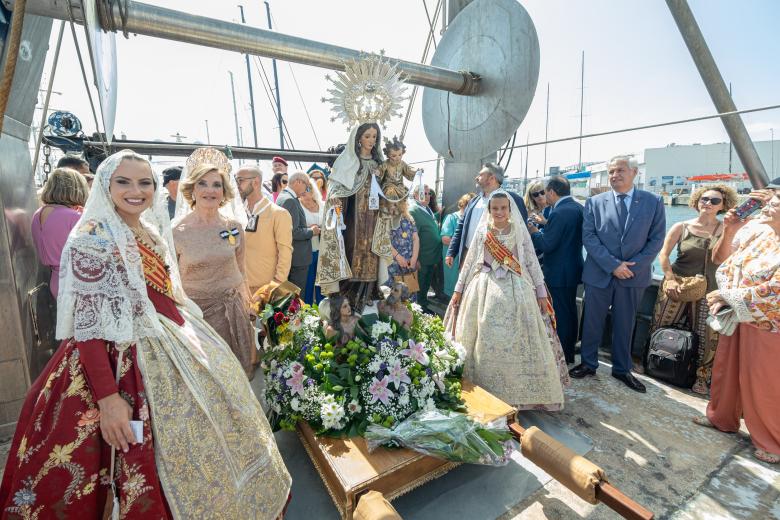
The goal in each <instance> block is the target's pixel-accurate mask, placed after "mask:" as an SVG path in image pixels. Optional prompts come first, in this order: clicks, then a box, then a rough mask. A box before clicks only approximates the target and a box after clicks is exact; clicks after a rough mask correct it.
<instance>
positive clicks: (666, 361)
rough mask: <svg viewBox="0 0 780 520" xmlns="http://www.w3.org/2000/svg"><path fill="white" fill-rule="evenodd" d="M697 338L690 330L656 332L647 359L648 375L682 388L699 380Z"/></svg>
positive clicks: (672, 328)
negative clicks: (697, 374) (697, 375)
mask: <svg viewBox="0 0 780 520" xmlns="http://www.w3.org/2000/svg"><path fill="white" fill-rule="evenodd" d="M698 343H699V342H698V338H697V337H696V335H695V334H694V333H693V332H691V331H688V330H684V329H681V328H676V327H662V328H660V329H657V330H656V331H655V332H653V335H652V336H651V337H650V344H649V346H648V349H647V357H646V358H645V363H646V368H645V373H646V374H647V375H649V376H651V377H654V378H656V379H660V380H662V381H666V382H668V383H671V384H673V385H675V386H679V387H682V388H691V386H693V382H694V381H695V380H696V357H697V354H698V351H699V348H698V347H699V345H698Z"/></svg>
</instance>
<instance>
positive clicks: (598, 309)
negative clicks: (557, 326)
mask: <svg viewBox="0 0 780 520" xmlns="http://www.w3.org/2000/svg"><path fill="white" fill-rule="evenodd" d="M644 292H645V288H644V287H623V286H622V285H618V284H617V283H616V279H615V278H612V280H611V281H610V282H609V285H608V286H607V287H606V288H605V289H599V288H598V287H594V286H592V285H588V284H585V309H584V311H585V312H584V313H583V317H582V322H583V323H582V341H581V343H580V347H581V355H582V363H584V364H585V365H586V366H587V367H589V368H592V369H593V370H596V369H597V368H598V366H599V360H598V352H599V345H600V344H601V338H602V337H603V336H604V324H605V323H606V318H607V311H608V310H609V307H610V306H612V373H613V374H627V373H629V372H631V367H632V363H631V338H632V336H633V334H634V323H635V322H636V309H637V307H638V306H639V300H640V299H641V298H642V294H643V293H644Z"/></svg>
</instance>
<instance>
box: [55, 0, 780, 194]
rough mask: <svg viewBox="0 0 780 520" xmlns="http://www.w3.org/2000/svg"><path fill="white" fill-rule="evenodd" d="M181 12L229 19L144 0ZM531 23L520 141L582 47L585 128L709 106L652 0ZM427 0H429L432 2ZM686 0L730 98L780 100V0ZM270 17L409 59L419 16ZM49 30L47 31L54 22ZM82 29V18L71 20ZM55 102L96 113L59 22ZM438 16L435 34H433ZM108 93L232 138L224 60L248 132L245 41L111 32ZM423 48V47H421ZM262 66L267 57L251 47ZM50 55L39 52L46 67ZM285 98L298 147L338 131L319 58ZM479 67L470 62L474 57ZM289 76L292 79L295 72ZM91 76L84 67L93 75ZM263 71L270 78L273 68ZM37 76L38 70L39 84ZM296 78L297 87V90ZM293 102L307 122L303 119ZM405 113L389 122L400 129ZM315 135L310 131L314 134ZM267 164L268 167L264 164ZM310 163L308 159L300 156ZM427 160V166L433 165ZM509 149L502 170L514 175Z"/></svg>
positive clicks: (587, 144) (147, 126)
mask: <svg viewBox="0 0 780 520" xmlns="http://www.w3.org/2000/svg"><path fill="white" fill-rule="evenodd" d="M147 1H148V2H149V3H154V4H157V5H161V6H165V7H169V8H172V9H177V10H182V11H184V10H186V11H189V12H192V13H196V14H200V15H204V16H208V17H213V18H218V19H223V20H232V21H239V9H238V7H237V4H234V3H231V2H213V1H205V0H147ZM521 3H522V5H523V6H524V7H525V8H526V9H527V10H528V12H529V14H530V16H531V18H532V20H533V22H534V24H535V26H536V31H537V34H538V36H539V42H540V47H541V66H540V75H539V83H538V86H537V91H536V96H535V98H534V101H533V104H532V106H531V109H530V111H529V113H528V115H527V117H526V119H525V121H524V122H523V123H522V125H521V126H520V129H519V132H518V143H519V142H525V141H526V139H527V138H529V136H530V140H531V142H533V141H540V140H542V139H543V137H544V131H545V128H544V126H545V101H546V89H547V84H548V82H549V84H550V114H549V120H550V124H549V137H550V138H559V137H566V136H572V135H577V134H578V131H579V112H580V108H579V104H580V90H579V88H580V58H581V53H582V51H584V52H585V103H584V112H585V118H584V132H585V133H588V132H597V131H604V130H609V129H615V128H624V127H629V126H636V125H641V124H646V123H652V122H660V121H666V120H674V119H682V118H686V117H694V116H700V115H706V114H711V113H714V112H715V110H714V107H713V105H712V102H711V101H710V98H709V96H708V95H707V92H706V90H705V88H704V85H703V83H702V81H701V78H700V77H699V75H698V72H697V71H696V68H695V66H694V64H693V61H692V59H691V57H690V54H689V53H688V50H687V49H686V47H685V45H684V43H683V41H682V38H681V36H680V34H679V32H678V30H677V27H676V25H675V24H674V21H673V19H672V17H671V15H670V13H669V11H668V8H667V7H666V3H665V2H663V1H662V0H587V1H585V0H576V1H575V0H568V1H564V0H526V1H523V2H521ZM435 4H436V0H428V5H429V9H430V10H431V12H432V11H433V9H434V7H435ZM690 4H691V8H692V9H693V12H694V14H695V16H696V17H697V20H698V22H699V25H700V27H701V28H702V31H703V33H704V35H705V38H706V39H707V42H708V43H709V46H710V49H711V50H712V53H713V55H714V56H715V59H716V61H717V63H718V66H719V67H720V70H721V73H722V74H723V76H724V78H725V80H726V81H727V82H731V83H732V84H733V91H734V99H735V102H736V104H737V107H739V108H752V107H759V106H764V105H771V104H778V103H780V90H778V88H777V87H778V85H780V81H779V80H780V31H778V30H777V24H778V21H780V2H778V1H776V0H744V1H737V0H730V1H729V0H690ZM244 7H245V12H246V17H247V22H248V23H249V24H252V25H256V26H260V27H266V23H267V22H266V17H265V5H264V4H263V3H262V2H258V1H253V2H247V3H246V4H245V6H244ZM271 9H272V12H273V17H274V29H276V30H278V31H279V32H284V33H289V34H294V35H299V36H303V37H306V38H311V39H316V40H320V41H323V42H328V43H332V44H337V45H341V46H345V47H350V48H355V49H360V50H365V51H374V52H376V51H379V50H380V49H384V50H385V51H386V53H387V55H388V56H392V57H397V58H402V59H407V60H413V61H419V60H420V58H421V56H422V50H423V45H424V43H425V39H426V37H427V31H428V22H427V19H426V17H425V11H424V9H423V2H422V0H396V1H395V2H370V1H368V2H367V1H365V0H364V1H356V0H338V1H335V2H315V1H311V0H285V1H281V0H271ZM57 23H59V22H55V27H54V29H53V33H52V37H53V38H52V44H53V43H54V38H55V37H56V33H57ZM79 33H80V35H82V36H83V34H82V33H83V31H82V30H79ZM65 35H66V36H65V40H64V43H63V50H62V54H61V57H60V66H59V68H58V71H57V75H56V81H55V86H54V90H55V91H58V92H61V94H58V95H55V96H53V98H52V106H53V107H56V108H60V109H67V110H70V111H73V112H75V113H76V114H77V115H78V116H79V117H80V118H81V120H82V123H83V124H84V126H85V130H86V131H87V132H88V133H91V132H92V131H93V130H94V124H93V123H92V122H91V121H92V117H91V115H90V111H89V104H88V100H87V96H86V94H85V92H84V86H83V81H82V79H81V75H80V72H79V69H78V61H77V59H76V55H75V51H74V46H73V43H72V41H71V38H70V31H69V29H68V30H66V32H65ZM438 37H439V34H438V28H437V40H438ZM117 47H118V70H119V85H118V96H119V103H118V108H117V118H116V126H115V135H117V136H119V135H120V134H121V133H124V134H126V135H127V137H128V138H129V139H152V140H153V139H162V140H166V141H169V140H173V139H172V137H171V135H172V134H176V133H177V132H179V133H180V134H181V135H184V136H187V137H188V138H189V139H187V140H188V141H194V140H198V141H202V142H204V143H205V142H206V123H205V121H206V120H208V125H209V133H210V140H211V143H212V144H236V136H235V125H234V120H233V106H232V98H231V91H230V80H229V76H228V72H229V71H232V72H233V74H234V78H235V86H236V96H237V102H238V113H239V114H238V116H239V124H240V126H241V127H242V129H243V141H244V143H245V144H251V143H252V132H251V116H250V113H249V94H248V87H247V72H246V66H245V63H244V57H243V55H240V54H237V53H231V52H227V51H221V50H215V49H209V48H204V47H197V46H193V45H188V44H181V43H175V42H169V41H163V40H158V39H154V38H149V37H139V36H131V37H130V39H129V40H126V39H125V38H124V37H122V36H121V35H120V36H117ZM429 59H430V57H429ZM262 62H263V64H264V66H265V69H266V71H267V72H268V74H269V78H271V76H270V75H271V65H270V60H269V59H265V58H263V59H262ZM256 63H257V60H256V59H255V58H253V61H252V74H253V81H254V91H255V111H256V114H257V119H258V134H259V145H260V146H263V147H275V146H278V144H279V142H278V131H277V130H276V120H275V119H274V116H273V112H272V110H271V104H270V102H269V99H268V97H267V95H266V92H265V90H264V88H263V84H262V80H261V75H260V74H259V73H258V68H257V65H256ZM49 66H50V64H49V63H48V62H47V65H46V69H45V70H46V73H45V75H47V74H48V70H49ZM278 67H279V76H280V80H279V81H280V91H281V93H282V112H283V114H284V117H285V120H286V122H287V126H288V128H289V131H290V133H291V135H292V139H293V143H294V145H295V147H296V148H300V149H326V148H327V147H328V146H331V145H334V144H337V143H339V142H343V141H344V140H345V139H346V133H347V129H346V128H345V127H344V126H343V125H342V124H341V123H331V122H330V115H331V114H330V112H329V109H330V107H329V106H326V105H323V104H322V103H321V102H320V98H321V97H322V96H323V95H325V91H326V89H327V88H328V83H327V82H326V81H325V79H324V76H325V74H326V73H327V71H326V70H324V69H319V68H314V67H309V66H304V65H297V64H288V63H285V62H278ZM477 72H479V71H477ZM293 73H294V76H295V79H296V80H297V87H296V84H295V82H294V80H293ZM90 78H91V75H90ZM271 81H273V80H272V79H271ZM44 86H45V84H44ZM298 88H300V95H299V92H298ZM420 99H421V98H420V96H418V102H417V104H416V106H415V108H414V112H413V116H412V119H411V124H410V127H409V130H408V132H407V137H406V143H407V146H408V152H407V156H406V160H407V162H414V161H419V160H425V159H432V158H435V157H436V154H435V152H433V150H432V149H431V148H430V146H429V145H428V143H427V140H426V138H425V134H424V131H423V125H422V118H421V114H420ZM304 105H305V106H306V108H307V109H308V111H309V117H311V120H312V122H313V125H314V129H315V131H316V139H315V134H314V132H312V129H311V127H310V125H309V122H308V120H307V116H306V113H305V111H304V108H303V107H304ZM744 120H745V123H746V125H747V128H748V130H749V132H750V134H751V136H752V137H753V139H754V140H769V138H770V134H771V132H770V129H773V128H774V129H776V130H777V136H778V138H780V110H775V111H767V112H761V113H756V114H750V115H746V116H744ZM401 123H402V120H401V119H398V120H395V121H393V122H392V123H391V124H390V127H389V133H390V134H391V135H392V134H394V133H398V132H400V128H401ZM726 140H727V137H726V134H725V131H724V130H723V126H722V125H721V123H720V122H719V121H718V120H712V121H707V122H701V123H694V124H686V125H679V126H672V127H666V128H662V129H656V130H648V131H642V132H633V133H629V134H619V135H612V136H606V137H600V138H593V139H587V140H584V141H583V145H582V159H583V161H600V160H604V159H606V158H608V157H610V156H612V155H615V154H618V153H640V154H641V153H642V151H643V150H644V149H645V148H651V147H658V146H665V145H667V144H669V143H672V142H675V143H677V144H689V143H712V142H719V141H720V142H722V141H726ZM318 142H319V144H318ZM543 153H544V152H543V147H533V148H531V149H530V156H529V157H530V162H529V165H528V172H529V177H534V176H536V175H537V174H536V172H537V171H538V172H540V174H541V172H542V171H543ZM577 161H578V143H577V141H572V142H568V143H561V144H553V145H549V146H548V148H547V166H548V167H549V166H550V165H560V166H566V165H570V164H575V163H577ZM263 166H264V171H266V172H268V171H270V167H269V165H267V164H265V165H263ZM304 166H308V165H304ZM425 166H426V178H427V179H428V180H432V178H433V173H434V167H433V165H432V164H428V165H425ZM521 166H522V164H521V157H520V154H519V151H516V152H515V154H514V157H513V158H512V162H511V164H510V166H509V174H510V176H515V177H520V176H522V175H523V171H522V169H521Z"/></svg>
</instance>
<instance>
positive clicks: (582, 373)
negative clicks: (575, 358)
mask: <svg viewBox="0 0 780 520" xmlns="http://www.w3.org/2000/svg"><path fill="white" fill-rule="evenodd" d="M569 375H570V376H571V377H573V378H574V379H582V378H583V377H587V376H595V375H596V371H595V370H593V369H592V368H590V367H589V366H587V365H586V364H584V363H580V364H579V365H577V366H576V367H574V368H572V369H571V370H569Z"/></svg>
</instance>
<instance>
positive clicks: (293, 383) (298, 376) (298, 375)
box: [287, 370, 306, 397]
mask: <svg viewBox="0 0 780 520" xmlns="http://www.w3.org/2000/svg"><path fill="white" fill-rule="evenodd" d="M305 377H306V376H305V375H304V373H303V370H295V371H294V372H293V373H292V377H291V378H290V379H288V380H287V386H289V387H290V393H291V394H293V395H295V394H298V395H300V396H301V397H303V380H304V378H305Z"/></svg>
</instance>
